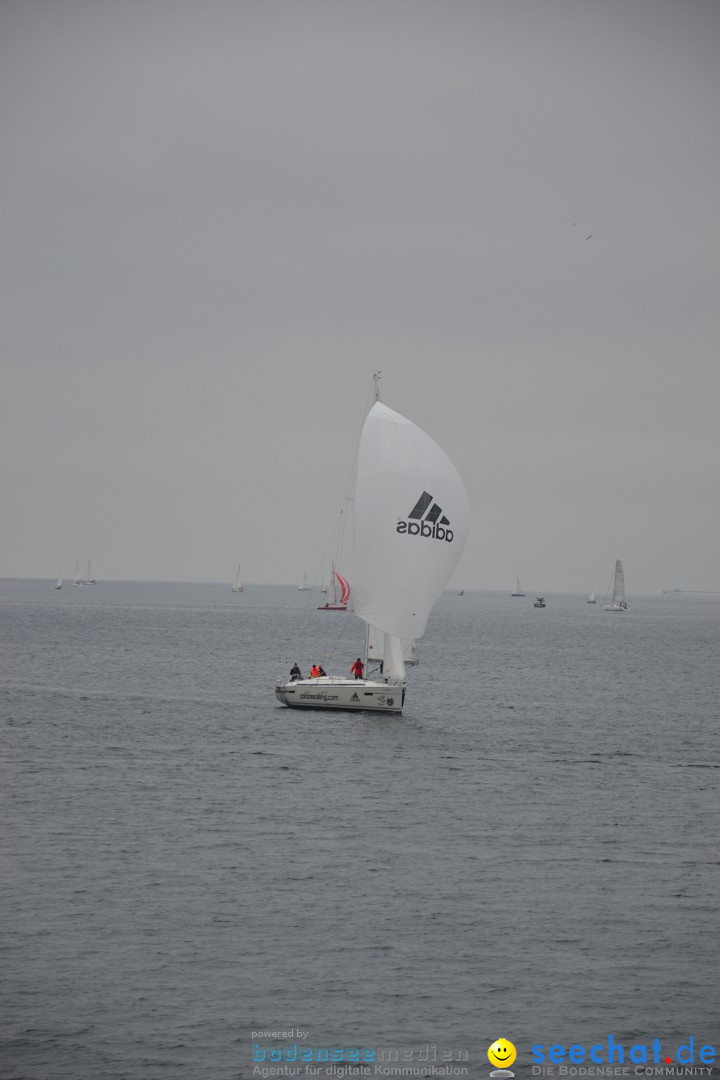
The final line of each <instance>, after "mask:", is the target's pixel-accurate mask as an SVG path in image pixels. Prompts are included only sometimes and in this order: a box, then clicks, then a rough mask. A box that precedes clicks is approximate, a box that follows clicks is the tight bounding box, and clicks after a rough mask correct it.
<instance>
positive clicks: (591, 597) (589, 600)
mask: <svg viewBox="0 0 720 1080" xmlns="http://www.w3.org/2000/svg"><path fill="white" fill-rule="evenodd" d="M586 603H588V604H596V603H597V600H596V599H595V582H594V581H593V583H592V589H591V590H590V595H589V596H588V598H587V601H586Z"/></svg>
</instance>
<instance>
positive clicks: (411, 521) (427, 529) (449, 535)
mask: <svg viewBox="0 0 720 1080" xmlns="http://www.w3.org/2000/svg"><path fill="white" fill-rule="evenodd" d="M449 525H450V522H449V521H448V519H447V518H446V517H445V515H444V514H443V512H442V509H441V508H440V507H439V506H438V504H437V503H436V502H435V500H434V499H433V497H432V495H428V493H427V491H423V493H422V495H421V496H420V498H419V499H418V501H417V502H416V503H415V505H414V506H413V508H412V510H411V511H410V513H409V514H408V520H407V521H398V523H397V530H396V531H397V532H399V533H406V534H407V535H408V536H427V537H431V538H432V539H433V540H445V541H446V543H448V544H451V543H452V540H453V535H454V534H453V531H452V529H450V528H447V527H446V526H449Z"/></svg>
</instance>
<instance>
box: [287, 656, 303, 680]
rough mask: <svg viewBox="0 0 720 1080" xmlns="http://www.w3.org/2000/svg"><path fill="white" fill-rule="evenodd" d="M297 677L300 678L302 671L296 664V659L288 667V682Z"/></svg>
mask: <svg viewBox="0 0 720 1080" xmlns="http://www.w3.org/2000/svg"><path fill="white" fill-rule="evenodd" d="M297 679H302V671H301V670H300V668H299V667H298V665H297V661H296V662H295V663H294V664H293V666H292V667H291V668H290V682H295V681H296V680H297Z"/></svg>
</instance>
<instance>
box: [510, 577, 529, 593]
mask: <svg viewBox="0 0 720 1080" xmlns="http://www.w3.org/2000/svg"><path fill="white" fill-rule="evenodd" d="M510 595H511V596H524V595H525V593H524V592H523V587H522V585H521V584H520V578H515V588H514V589H513V591H512V592H511V593H510Z"/></svg>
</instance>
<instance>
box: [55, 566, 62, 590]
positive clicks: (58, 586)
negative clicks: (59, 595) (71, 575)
mask: <svg viewBox="0 0 720 1080" xmlns="http://www.w3.org/2000/svg"><path fill="white" fill-rule="evenodd" d="M55 588H56V589H62V570H61V571H60V576H59V577H58V579H57V585H56V586H55Z"/></svg>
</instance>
